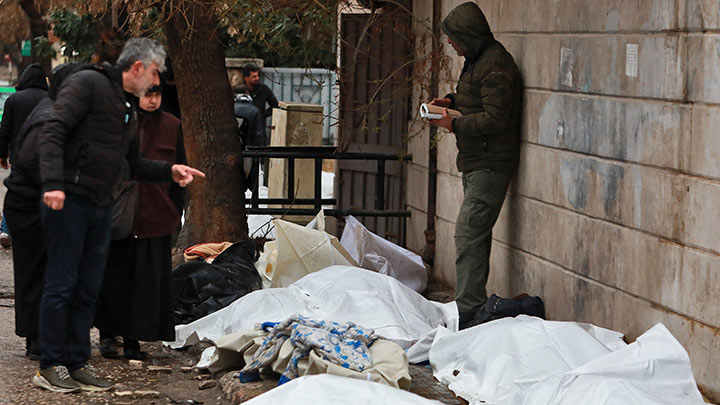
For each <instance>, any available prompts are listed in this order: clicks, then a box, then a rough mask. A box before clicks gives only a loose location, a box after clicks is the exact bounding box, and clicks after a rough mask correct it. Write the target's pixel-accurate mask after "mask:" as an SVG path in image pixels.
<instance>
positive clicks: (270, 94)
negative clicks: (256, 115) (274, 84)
mask: <svg viewBox="0 0 720 405" xmlns="http://www.w3.org/2000/svg"><path fill="white" fill-rule="evenodd" d="M265 89H266V90H267V93H268V95H267V103H268V104H270V107H269V108H268V109H266V110H265V116H266V117H269V116H271V115H272V109H273V108H278V107H279V106H280V104H279V103H278V99H277V97H275V94H273V92H272V90H270V87H267V86H265Z"/></svg>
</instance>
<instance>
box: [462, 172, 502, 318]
mask: <svg viewBox="0 0 720 405" xmlns="http://www.w3.org/2000/svg"><path fill="white" fill-rule="evenodd" d="M511 177H512V172H503V171H496V170H474V171H472V172H468V173H463V175H462V182H463V190H464V192H465V197H464V198H463V202H462V206H461V207H460V214H458V219H457V222H456V224H455V248H456V250H457V257H456V259H455V273H456V275H457V283H456V287H455V300H456V302H457V306H458V312H459V313H460V322H461V323H464V322H467V321H470V320H472V318H473V317H474V316H475V313H476V312H477V310H478V309H479V308H480V307H481V306H482V305H483V304H484V303H485V301H486V300H487V293H486V291H485V285H486V284H487V280H488V275H489V273H490V247H491V245H492V228H493V226H494V225H495V222H496V221H497V219H498V215H499V214H500V208H502V204H503V201H505V194H506V193H507V189H508V184H509V183H510V178H511Z"/></svg>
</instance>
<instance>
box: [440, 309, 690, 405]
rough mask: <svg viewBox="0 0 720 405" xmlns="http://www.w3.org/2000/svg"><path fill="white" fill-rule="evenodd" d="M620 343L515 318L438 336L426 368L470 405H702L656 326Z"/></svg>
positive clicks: (686, 367) (674, 348) (592, 332)
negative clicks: (664, 404) (641, 334)
mask: <svg viewBox="0 0 720 405" xmlns="http://www.w3.org/2000/svg"><path fill="white" fill-rule="evenodd" d="M621 338H622V335H621V334H620V333H617V332H613V331H610V330H607V329H602V328H598V327H595V326H592V325H588V324H581V323H575V322H552V321H543V320H541V319H538V318H533V317H528V316H519V317H517V318H505V319H500V320H497V321H493V322H489V323H487V324H484V325H480V326H476V327H474V328H470V329H466V330H463V331H461V332H458V333H453V334H446V335H443V336H439V337H438V338H436V339H435V341H434V342H433V344H432V347H431V349H430V363H431V364H432V366H433V370H434V374H435V377H437V378H438V379H439V380H440V381H442V382H443V383H445V384H449V388H450V389H451V390H452V391H453V392H455V393H456V394H457V395H459V396H460V397H462V398H465V399H466V400H468V401H469V402H470V403H471V404H527V405H531V404H532V405H539V404H543V405H545V404H558V405H559V404H563V405H564V404H630V403H632V404H641V403H642V404H645V403H647V404H651V403H668V404H670V403H683V404H692V403H697V401H700V402H699V403H702V402H701V401H702V399H701V397H700V393H699V392H698V390H697V387H696V386H695V381H694V378H693V376H692V372H691V370H690V362H689V359H688V356H687V353H685V350H684V349H683V348H682V346H680V344H679V343H677V341H676V340H675V339H674V338H673V337H672V335H671V334H670V333H669V332H668V331H667V329H666V328H665V327H664V326H662V325H658V326H656V327H655V328H653V329H651V330H650V331H649V332H647V333H646V334H645V335H643V336H641V337H640V338H638V341H637V342H635V343H633V344H631V345H626V344H625V343H624V342H622V340H621ZM663 398H664V399H663ZM658 400H660V402H657V401H658Z"/></svg>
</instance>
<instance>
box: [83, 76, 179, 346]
mask: <svg viewBox="0 0 720 405" xmlns="http://www.w3.org/2000/svg"><path fill="white" fill-rule="evenodd" d="M161 91H162V89H161V87H160V86H154V87H152V88H150V90H148V92H147V94H146V95H145V96H143V97H141V98H140V100H139V104H140V110H139V112H140V127H139V131H138V133H139V136H140V139H139V141H140V151H141V153H142V155H143V157H145V158H149V159H154V160H164V161H167V162H172V163H177V164H186V163H187V161H186V159H185V148H184V146H183V139H182V131H181V128H180V120H179V119H177V118H175V117H174V116H173V115H171V114H169V113H166V112H164V111H162V108H160V105H161V100H162V96H161ZM138 187H139V188H138V195H137V199H138V201H137V205H136V210H135V223H134V227H133V230H132V234H131V235H130V236H128V237H125V238H123V239H120V240H113V241H112V243H111V244H110V254H109V255H108V265H107V268H106V269H105V276H104V278H103V287H102V290H101V292H100V296H99V297H98V301H97V307H96V311H95V326H96V327H97V328H98V329H99V330H100V354H101V355H102V356H103V357H107V358H114V357H118V356H119V353H118V350H117V343H116V337H118V336H122V338H123V355H124V357H125V358H129V359H142V358H144V357H145V353H144V352H142V351H140V344H139V342H138V341H140V340H142V341H158V340H166V341H168V340H169V341H171V340H175V319H174V313H173V301H172V288H171V283H172V280H171V276H172V274H171V273H172V252H171V249H172V234H174V233H175V232H176V231H177V230H178V229H179V228H180V216H181V214H182V210H183V206H184V194H183V192H182V189H181V188H180V187H177V186H176V185H175V184H170V183H140V184H138Z"/></svg>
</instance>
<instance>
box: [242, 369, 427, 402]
mask: <svg viewBox="0 0 720 405" xmlns="http://www.w3.org/2000/svg"><path fill="white" fill-rule="evenodd" d="M245 404H247V405H260V404H273V405H320V404H347V405H368V404H372V405H440V404H441V402H438V401H433V400H430V399H426V398H423V397H421V396H419V395H416V394H413V393H410V392H407V391H403V390H401V389H398V388H392V387H389V386H387V385H383V384H379V383H375V382H371V381H363V380H357V379H354V378H345V377H338V376H334V375H328V374H320V375H313V376H305V377H300V378H296V379H294V380H292V381H290V382H288V383H285V384H283V385H281V386H279V387H277V388H273V389H272V390H270V391H268V392H266V393H264V394H262V395H260V396H258V397H255V398H253V399H251V400H249V401H247V402H245Z"/></svg>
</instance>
